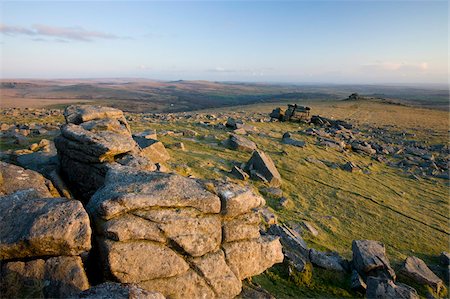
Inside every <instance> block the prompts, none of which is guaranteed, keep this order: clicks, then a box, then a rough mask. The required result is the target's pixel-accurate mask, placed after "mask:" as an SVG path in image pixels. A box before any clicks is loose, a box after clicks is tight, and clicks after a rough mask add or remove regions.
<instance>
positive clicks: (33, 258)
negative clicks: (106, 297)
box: [0, 189, 91, 298]
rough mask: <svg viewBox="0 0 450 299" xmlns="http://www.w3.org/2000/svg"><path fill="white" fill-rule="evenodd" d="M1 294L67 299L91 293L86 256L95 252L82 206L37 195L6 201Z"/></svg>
mask: <svg viewBox="0 0 450 299" xmlns="http://www.w3.org/2000/svg"><path fill="white" fill-rule="evenodd" d="M0 227H1V230H0V240H1V244H0V260H1V262H2V270H1V271H2V273H1V277H2V280H1V291H2V292H1V294H2V296H4V295H6V297H10V298H17V297H22V296H29V295H26V294H30V293H31V294H32V296H31V297H50V298H55V297H56V298H66V297H70V296H73V295H75V294H77V293H79V292H80V291H83V290H85V289H87V288H88V287H89V283H88V280H87V276H86V273H85V270H84V267H83V263H82V260H81V258H80V256H81V255H85V254H86V253H87V252H88V251H89V250H90V249H91V228H90V225H89V217H88V214H87V213H86V211H85V210H84V208H83V206H82V204H81V202H79V201H76V200H69V199H66V198H42V193H40V192H39V191H36V190H34V189H25V190H19V191H16V192H14V193H12V194H9V195H6V196H3V197H0Z"/></svg>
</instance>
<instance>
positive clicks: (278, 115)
mask: <svg viewBox="0 0 450 299" xmlns="http://www.w3.org/2000/svg"><path fill="white" fill-rule="evenodd" d="M285 113H286V110H284V109H282V108H280V107H277V108H275V109H273V111H272V112H271V113H270V114H269V116H270V117H271V118H274V119H278V120H283V119H284V114H285Z"/></svg>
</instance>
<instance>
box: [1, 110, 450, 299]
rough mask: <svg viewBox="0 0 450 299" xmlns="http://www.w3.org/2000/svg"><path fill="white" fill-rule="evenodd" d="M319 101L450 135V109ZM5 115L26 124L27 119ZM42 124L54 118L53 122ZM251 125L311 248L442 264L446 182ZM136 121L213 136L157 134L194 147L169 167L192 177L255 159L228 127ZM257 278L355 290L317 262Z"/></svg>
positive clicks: (299, 292) (286, 127)
mask: <svg viewBox="0 0 450 299" xmlns="http://www.w3.org/2000/svg"><path fill="white" fill-rule="evenodd" d="M273 107H274V105H273V104H271V105H257V106H245V107H244V108H242V107H236V108H233V109H223V111H229V110H235V111H241V110H247V111H259V112H267V111H270V109H272V108H273ZM312 108H313V113H314V114H317V113H319V114H321V115H324V116H328V117H331V116H334V117H336V118H340V119H349V120H351V121H354V122H360V123H367V124H370V125H374V126H382V125H383V126H385V125H392V126H394V127H393V130H394V131H414V132H415V133H416V137H415V138H417V139H424V140H428V141H429V142H432V143H434V142H441V143H446V142H447V137H446V136H447V130H448V115H447V113H446V112H440V111H434V110H426V109H418V108H408V107H403V106H394V105H381V104H377V103H348V102H347V103H334V104H332V105H331V104H329V103H326V104H325V103H322V104H321V103H315V104H313V105H312ZM135 118H137V117H135ZM58 120H61V119H58ZM417 120H420V121H419V122H417ZM4 121H7V122H21V123H23V122H24V121H25V120H17V119H8V120H4ZM27 121H30V120H27ZM33 121H36V122H39V120H33ZM40 121H42V122H50V121H54V119H53V120H50V119H45V120H40ZM416 124H417V125H416ZM253 125H255V126H257V127H258V128H259V131H260V133H262V134H261V135H264V136H260V135H258V134H253V135H251V136H249V137H248V138H249V139H251V140H253V141H255V142H256V143H257V144H258V146H259V148H261V149H263V150H264V151H265V152H266V153H268V154H269V155H270V156H271V157H272V159H273V160H274V161H275V164H276V165H277V168H278V169H279V171H280V173H281V176H282V178H283V180H284V181H283V185H282V189H283V191H284V194H285V195H286V196H287V197H288V198H289V199H290V200H291V201H292V204H291V205H290V206H289V207H288V208H287V209H285V210H279V211H277V214H278V216H279V220H280V221H282V222H293V223H299V222H301V221H302V220H307V221H310V222H311V223H313V224H314V226H315V227H316V228H317V229H318V230H319V232H320V233H319V235H318V236H317V237H313V236H312V235H308V234H306V235H305V236H304V238H305V240H306V241H307V243H308V245H309V246H310V247H313V248H316V249H320V250H335V251H338V252H339V253H340V254H341V255H343V256H345V257H347V258H350V257H351V242H352V240H354V239H374V240H379V241H381V242H383V243H385V244H386V247H387V251H388V255H389V257H390V259H391V262H392V263H393V264H394V266H398V264H399V263H400V262H401V261H402V260H403V259H404V258H405V257H406V256H408V255H416V256H419V257H420V258H423V259H424V260H425V261H426V262H428V263H430V262H431V263H435V262H436V260H435V259H434V258H433V256H435V255H437V254H439V253H440V252H441V251H444V250H448V224H449V217H448V215H449V213H448V212H449V211H448V208H449V201H448V200H449V193H448V182H446V181H444V180H440V179H430V180H429V179H420V180H413V179H411V178H409V177H408V176H406V175H405V174H404V173H403V172H402V171H401V170H399V169H395V168H391V167H388V166H386V165H384V164H381V163H379V162H376V161H374V160H372V159H370V158H369V157H367V156H364V155H360V154H356V153H352V152H347V153H340V152H337V151H336V150H333V149H327V148H322V147H318V146H316V145H314V143H315V140H314V139H313V138H312V137H308V136H305V135H301V134H298V133H295V134H294V137H295V138H296V139H302V140H306V141H307V142H308V146H307V147H306V148H303V149H300V148H296V147H292V146H289V145H283V144H281V142H280V140H281V136H282V134H283V133H284V132H286V131H290V132H297V131H298V130H301V129H304V128H305V126H306V125H299V124H292V123H254V124H253ZM131 126H132V129H133V131H135V132H139V131H142V130H145V129H149V128H152V129H156V130H157V131H162V130H174V131H181V130H183V129H186V128H191V129H193V130H195V131H197V132H199V133H200V134H201V135H203V136H205V135H207V137H206V138H200V137H196V138H184V137H176V136H161V138H160V139H161V140H162V141H163V142H164V143H165V144H167V145H170V144H172V143H174V142H177V141H182V142H183V143H184V144H185V146H186V149H187V151H185V152H183V151H180V150H175V149H174V150H171V149H169V152H170V154H171V156H172V159H171V160H170V163H169V164H170V165H171V167H172V168H173V169H175V170H176V171H178V172H179V173H182V174H185V175H189V174H191V175H194V176H196V177H204V178H216V179H222V178H224V177H228V178H229V179H233V177H231V176H230V175H229V174H228V173H227V172H228V171H229V170H230V169H231V166H232V163H233V162H239V163H241V162H246V161H247V160H248V159H249V157H250V154H249V153H239V152H236V151H232V150H228V149H224V148H223V147H222V146H220V145H218V140H224V139H225V138H227V136H228V132H226V131H224V130H218V129H212V128H210V127H205V126H201V125H199V124H198V123H196V122H194V121H182V122H159V123H147V122H144V121H138V122H131ZM430 128H431V131H432V132H430ZM208 136H209V137H208ZM307 157H314V158H316V159H320V160H323V161H327V162H335V163H338V164H342V163H345V162H346V161H353V162H355V163H356V164H358V165H359V166H361V167H363V168H364V169H365V170H368V171H370V174H364V173H349V172H345V171H343V170H341V169H333V168H330V167H328V166H325V165H320V164H313V163H309V162H307V161H306V160H305V159H306V158H307ZM253 184H254V185H255V186H256V187H257V188H258V187H261V186H262V184H261V183H257V182H253ZM268 205H269V206H271V207H272V208H276V201H275V200H271V199H268ZM442 231H444V232H442ZM445 231H446V232H447V234H446V233H445ZM253 280H254V281H255V282H257V283H259V284H261V285H262V286H263V287H264V288H266V289H267V290H269V291H271V292H272V293H273V294H275V295H276V296H277V298H293V297H354V296H356V294H354V293H349V292H348V291H347V290H346V289H347V288H348V277H342V278H339V277H338V276H335V275H334V274H333V273H329V272H326V271H321V270H320V269H314V275H313V276H312V278H311V280H309V281H307V282H304V283H300V284H298V283H297V284H296V283H294V282H292V281H290V280H289V279H288V276H287V274H286V273H285V272H284V270H283V269H282V267H273V268H272V269H270V270H268V271H266V272H265V273H264V274H262V275H260V276H258V277H255V278H253Z"/></svg>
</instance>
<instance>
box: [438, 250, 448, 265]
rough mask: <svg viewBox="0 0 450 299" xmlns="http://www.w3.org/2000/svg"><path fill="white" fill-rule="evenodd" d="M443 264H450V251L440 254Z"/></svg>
mask: <svg viewBox="0 0 450 299" xmlns="http://www.w3.org/2000/svg"><path fill="white" fill-rule="evenodd" d="M440 259H441V264H442V265H444V266H448V265H450V253H448V252H445V251H444V252H442V253H441V255H440Z"/></svg>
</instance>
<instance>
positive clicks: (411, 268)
mask: <svg viewBox="0 0 450 299" xmlns="http://www.w3.org/2000/svg"><path fill="white" fill-rule="evenodd" d="M400 273H401V274H403V275H404V276H407V277H409V278H411V279H413V280H414V281H416V282H417V283H419V284H425V285H429V286H430V287H432V288H433V289H434V290H435V291H436V293H439V291H440V289H441V287H442V286H443V282H442V280H441V279H440V278H439V277H437V275H436V274H434V273H433V272H432V271H431V270H430V268H428V266H427V265H426V264H425V262H424V261H422V260H421V259H419V258H417V257H415V256H410V257H408V258H407V259H406V260H405V262H404V263H403V265H402V268H401V269H400Z"/></svg>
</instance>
